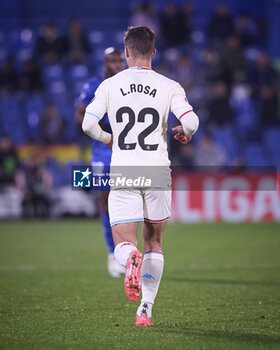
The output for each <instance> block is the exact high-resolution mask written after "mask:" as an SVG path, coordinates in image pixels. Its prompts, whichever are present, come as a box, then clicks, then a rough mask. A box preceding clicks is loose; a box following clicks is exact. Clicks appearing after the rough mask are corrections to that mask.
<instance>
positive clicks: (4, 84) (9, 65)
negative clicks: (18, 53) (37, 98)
mask: <svg viewBox="0 0 280 350" xmlns="http://www.w3.org/2000/svg"><path fill="white" fill-rule="evenodd" d="M18 88H19V76H18V72H17V70H16V67H15V65H14V61H13V60H12V58H11V57H8V58H7V59H6V60H5V61H4V63H3V66H2V67H1V70H0V90H1V91H3V92H8V93H12V92H15V91H16V90H17V89H18Z"/></svg>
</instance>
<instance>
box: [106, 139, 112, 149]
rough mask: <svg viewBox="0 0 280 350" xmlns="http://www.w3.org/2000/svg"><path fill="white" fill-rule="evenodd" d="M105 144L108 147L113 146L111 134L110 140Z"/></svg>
mask: <svg viewBox="0 0 280 350" xmlns="http://www.w3.org/2000/svg"><path fill="white" fill-rule="evenodd" d="M107 146H108V147H110V148H112V146H113V137H112V136H111V140H110V142H109V143H107Z"/></svg>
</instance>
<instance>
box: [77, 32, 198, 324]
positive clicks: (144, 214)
mask: <svg viewBox="0 0 280 350" xmlns="http://www.w3.org/2000/svg"><path fill="white" fill-rule="evenodd" d="M124 44H125V57H126V61H127V64H128V67H129V68H128V69H125V70H124V71H122V72H120V73H118V74H116V75H115V76H113V77H111V78H109V79H106V80H105V81H103V82H102V83H101V84H100V86H99V87H98V89H97V91H96V93H95V99H94V100H93V101H92V102H91V103H90V104H89V105H88V106H87V108H86V112H85V116H84V120H83V124H82V127H83V130H84V132H85V133H86V134H88V135H89V136H90V137H92V138H94V139H96V140H98V141H101V142H104V143H106V144H108V146H110V147H112V159H111V169H112V167H113V166H130V167H131V166H138V167H139V166H142V167H148V166H159V167H169V165H170V161H169V158H168V153H167V142H166V125H167V119H168V114H169V112H170V111H171V112H173V113H174V114H175V116H176V117H177V118H178V119H179V120H180V122H181V126H177V127H175V128H174V129H173V131H174V133H175V136H174V137H175V139H177V140H178V141H179V142H181V143H188V142H189V141H190V140H191V137H192V135H193V134H194V133H195V132H196V130H197V129H198V125H199V121H198V117H197V115H196V114H195V113H194V112H193V109H192V107H191V105H190V104H189V103H188V100H187V98H186V94H185V91H184V89H183V88H182V87H181V85H180V84H179V83H177V82H176V81H174V80H171V79H168V78H166V77H165V76H163V75H160V74H158V73H156V72H155V71H154V70H152V68H151V62H152V59H153V57H154V55H155V53H156V49H155V35H154V33H153V31H152V30H151V29H150V28H148V27H146V26H139V27H130V28H128V31H127V32H126V33H125V38H124ZM106 112H107V113H108V116H109V121H110V124H111V128H112V135H111V134H109V133H107V132H105V131H103V130H102V129H101V127H100V126H99V124H98V123H99V121H100V119H101V118H102V117H103V116H104V114H105V113H106ZM170 207H171V191H170V190H167V189H166V188H165V189H162V190H161V189H159V188H156V189H155V188H152V186H151V188H149V187H148V188H147V187H146V188H141V187H140V188H138V187H137V188H114V189H111V192H110V195H109V216H110V223H111V226H112V232H113V237H114V241H115V245H116V247H115V252H114V254H115V257H116V259H117V260H118V261H119V262H120V264H122V265H124V266H126V275H125V280H124V288H125V292H126V296H127V297H128V299H129V300H131V301H136V300H138V298H139V296H140V294H141V290H142V300H141V304H140V306H139V308H138V310H137V312H136V326H151V325H152V307H153V304H154V301H155V298H156V295H157V292H158V288H159V284H160V281H161V277H162V273H163V265H164V258H163V253H162V234H163V231H164V229H165V226H166V221H167V220H168V218H169V216H170ZM141 221H142V222H143V241H144V257H142V253H141V252H140V251H139V250H138V249H137V227H138V224H139V222H141Z"/></svg>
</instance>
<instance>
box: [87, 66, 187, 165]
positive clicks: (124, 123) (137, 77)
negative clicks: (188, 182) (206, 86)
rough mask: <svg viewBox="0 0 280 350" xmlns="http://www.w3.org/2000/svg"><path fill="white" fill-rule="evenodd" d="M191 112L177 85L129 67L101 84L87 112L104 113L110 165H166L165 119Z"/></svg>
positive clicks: (163, 78) (161, 76) (100, 114)
mask: <svg viewBox="0 0 280 350" xmlns="http://www.w3.org/2000/svg"><path fill="white" fill-rule="evenodd" d="M170 111H171V112H173V113H174V114H175V116H176V117H177V118H178V119H180V117H182V116H183V115H185V114H187V113H188V112H190V111H192V107H191V105H190V104H189V103H188V100H187V98H186V94H185V91H184V89H183V88H182V87H181V85H180V84H179V83H177V82H176V81H174V80H171V79H168V78H166V77H165V76H163V75H161V74H158V73H156V72H155V71H153V70H151V69H146V68H140V67H131V68H128V69H125V70H124V71H122V72H120V73H118V74H116V75H115V76H113V77H111V78H109V79H106V80H104V81H103V82H102V83H101V84H100V86H99V87H98V89H97V90H96V92H95V98H94V100H93V101H92V102H91V103H90V104H89V105H88V106H87V108H86V112H87V113H89V114H92V115H93V117H95V118H98V119H101V118H102V117H103V115H104V114H105V113H106V112H107V113H108V117H109V121H110V124H111V128H112V132H113V148H112V151H113V153H112V159H111V165H156V166H157V165H169V164H170V161H169V158H168V153H167V140H166V130H167V119H168V114H169V112H170Z"/></svg>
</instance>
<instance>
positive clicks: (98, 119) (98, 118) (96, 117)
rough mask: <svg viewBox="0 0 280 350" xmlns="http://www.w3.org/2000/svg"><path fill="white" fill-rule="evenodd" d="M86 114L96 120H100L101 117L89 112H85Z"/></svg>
mask: <svg viewBox="0 0 280 350" xmlns="http://www.w3.org/2000/svg"><path fill="white" fill-rule="evenodd" d="M86 114H90V115H93V116H94V117H95V118H97V119H98V120H100V119H102V118H101V117H99V116H98V115H96V114H94V113H91V112H86Z"/></svg>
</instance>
